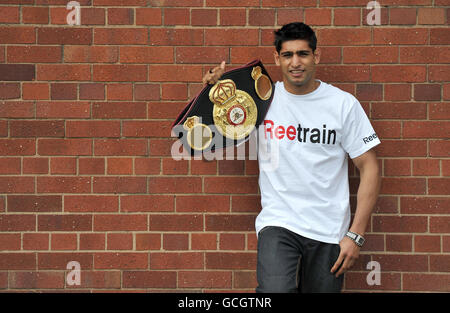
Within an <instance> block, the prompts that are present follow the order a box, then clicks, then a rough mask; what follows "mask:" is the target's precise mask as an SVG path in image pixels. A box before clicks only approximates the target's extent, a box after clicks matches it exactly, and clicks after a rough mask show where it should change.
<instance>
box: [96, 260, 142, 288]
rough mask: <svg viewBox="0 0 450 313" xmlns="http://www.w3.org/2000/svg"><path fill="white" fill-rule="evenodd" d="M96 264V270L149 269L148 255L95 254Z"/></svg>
mask: <svg viewBox="0 0 450 313" xmlns="http://www.w3.org/2000/svg"><path fill="white" fill-rule="evenodd" d="M94 264H95V269H120V270H126V269H146V268H148V253H128V252H122V253H115V252H114V253H113V252H104V253H95V254H94ZM125 285H126V284H125V283H124V286H125Z"/></svg>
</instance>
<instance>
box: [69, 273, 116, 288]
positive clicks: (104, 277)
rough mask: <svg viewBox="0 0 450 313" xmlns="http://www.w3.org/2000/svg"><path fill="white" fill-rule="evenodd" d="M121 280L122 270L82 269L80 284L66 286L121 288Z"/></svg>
mask: <svg viewBox="0 0 450 313" xmlns="http://www.w3.org/2000/svg"><path fill="white" fill-rule="evenodd" d="M120 282H121V273H120V271H82V274H81V281H80V285H79V286H77V285H73V286H70V285H68V286H66V288H74V289H76V288H95V289H99V288H106V289H109V288H114V289H119V288H120V285H121V284H120Z"/></svg>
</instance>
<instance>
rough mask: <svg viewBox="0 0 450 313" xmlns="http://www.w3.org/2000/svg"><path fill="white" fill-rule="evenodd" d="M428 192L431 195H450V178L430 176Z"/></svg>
mask: <svg viewBox="0 0 450 313" xmlns="http://www.w3.org/2000/svg"><path fill="white" fill-rule="evenodd" d="M428 194H430V195H449V194H450V178H448V177H447V178H429V179H428Z"/></svg>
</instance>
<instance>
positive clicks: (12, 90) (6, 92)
mask: <svg viewBox="0 0 450 313" xmlns="http://www.w3.org/2000/svg"><path fill="white" fill-rule="evenodd" d="M18 98H20V85H19V84H17V83H0V99H18ZM2 111H3V110H2ZM0 112H1V111H0Z"/></svg>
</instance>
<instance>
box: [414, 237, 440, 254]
mask: <svg viewBox="0 0 450 313" xmlns="http://www.w3.org/2000/svg"><path fill="white" fill-rule="evenodd" d="M414 251H415V252H441V237H440V236H426V235H422V236H417V235H416V236H414Z"/></svg>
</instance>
